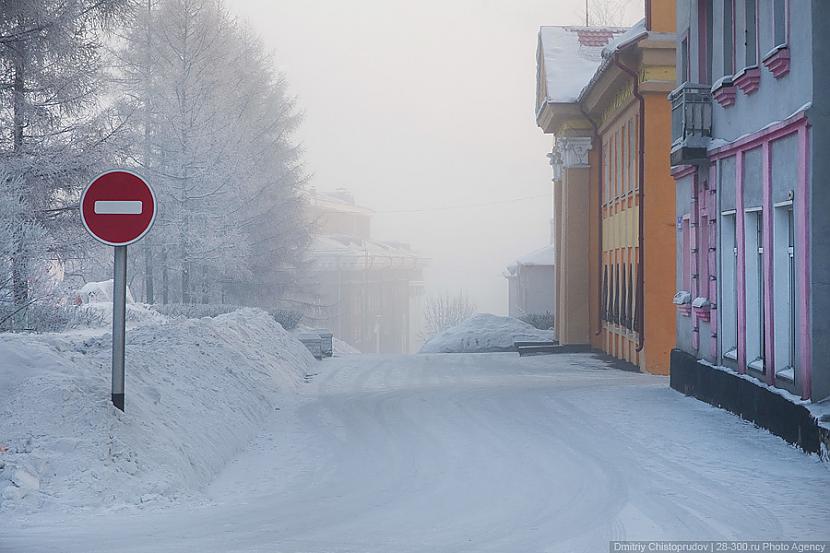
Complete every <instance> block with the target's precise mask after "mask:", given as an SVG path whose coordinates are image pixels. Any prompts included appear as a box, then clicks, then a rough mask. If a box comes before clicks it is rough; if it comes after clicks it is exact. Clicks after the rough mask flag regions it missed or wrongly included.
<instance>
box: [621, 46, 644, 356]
mask: <svg viewBox="0 0 830 553" xmlns="http://www.w3.org/2000/svg"><path fill="white" fill-rule="evenodd" d="M614 65H616V66H617V67H619V68H620V69H621V70H622V71H623V72H624V73H626V74H627V75H629V76H630V77H631V78H632V80H633V87H632V94H633V95H634V97H635V98H637V100H638V101H639V102H640V123H639V133H638V137H637V139H638V144H637V158H638V159H637V162H638V167H639V170H638V171H637V185H638V187H639V190H638V193H637V198H638V201H639V202H640V205H639V206H637V208H638V209H637V211H638V220H637V232H638V236H637V249H638V257H639V264H640V267H639V270H638V271H637V312H638V313H639V314H640V318H639V320H638V321H637V322H638V323H639V324H638V327H639V328H637V333H638V338H637V352H638V353H639V352H641V351H643V348H644V347H645V342H646V337H645V328H646V324H645V320H646V317H645V305H644V304H645V296H644V295H643V283H644V281H645V278H644V276H643V275H644V274H645V268H646V263H645V251H644V248H643V188H644V186H643V183H644V181H645V175H644V173H645V165H646V164H645V147H644V146H645V142H646V128H645V122H646V110H645V107H646V106H645V104H646V101H645V98H643V95H642V94H640V77H639V76H638V75H637V73H636V72H635V71H634V70H633V69H631V68H630V67H628V66H627V65H625V64H624V63H622V62H621V61H620V53H619V52H615V53H614Z"/></svg>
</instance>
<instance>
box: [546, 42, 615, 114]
mask: <svg viewBox="0 0 830 553" xmlns="http://www.w3.org/2000/svg"><path fill="white" fill-rule="evenodd" d="M626 30H627V29H624V28H620V27H541V28H540V29H539V47H538V51H537V69H536V71H537V81H538V82H539V83H540V84H541V83H542V82H543V81H544V85H545V90H544V94H543V96H544V97H543V98H540V99H541V100H544V102H553V103H568V102H575V101H576V100H577V98H579V94H580V92H582V89H583V88H584V87H585V85H587V84H588V82H589V81H590V80H591V77H592V76H593V75H594V73H595V72H596V70H597V68H598V67H599V66H600V63H601V62H602V50H603V48H604V47H605V46H606V45H607V44H608V43H609V42H610V41H612V40H613V39H614V38H615V37H617V36H619V35H622V34H623V33H625V32H626ZM540 96H542V95H541V94H540Z"/></svg>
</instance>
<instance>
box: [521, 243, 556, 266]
mask: <svg viewBox="0 0 830 553" xmlns="http://www.w3.org/2000/svg"><path fill="white" fill-rule="evenodd" d="M554 254H555V250H554V248H553V244H551V245H548V246H545V247H544V248H539V249H538V250H533V251H532V252H530V253H528V254H525V255H523V256H522V257H520V258H519V259H517V260H516V265H523V266H525V267H531V266H534V265H536V266H540V265H541V266H548V265H549V266H553V265H554V259H555V257H554Z"/></svg>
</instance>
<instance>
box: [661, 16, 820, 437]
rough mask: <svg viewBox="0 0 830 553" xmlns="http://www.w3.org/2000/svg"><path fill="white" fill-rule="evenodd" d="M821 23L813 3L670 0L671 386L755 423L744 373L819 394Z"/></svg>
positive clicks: (765, 420) (757, 400) (764, 419)
mask: <svg viewBox="0 0 830 553" xmlns="http://www.w3.org/2000/svg"><path fill="white" fill-rule="evenodd" d="M827 21H830V2H824V1H808V0H805V1H794V0H789V1H788V0H708V1H707V0H679V1H678V2H677V29H678V35H677V67H678V74H677V85H678V86H677V88H676V90H675V91H674V92H672V94H671V102H672V114H673V119H672V140H673V143H672V149H671V163H672V171H673V175H674V178H675V182H676V190H677V208H676V225H675V232H676V236H677V243H678V249H677V254H676V267H677V279H676V283H675V287H676V296H675V304H676V317H675V323H676V326H677V350H676V351H675V352H674V353H673V355H672V386H674V387H675V388H677V389H679V390H682V391H685V392H687V393H693V394H695V395H698V396H699V397H701V396H704V398H705V399H708V400H709V401H712V402H713V403H718V404H723V405H726V406H729V407H730V408H731V409H733V410H736V411H738V412H740V413H741V414H742V415H744V416H745V417H746V418H749V419H751V420H755V421H756V422H759V423H760V424H763V425H765V426H769V424H775V422H774V421H772V422H771V421H770V420H769V419H770V418H774V417H775V416H776V415H775V414H774V412H775V410H774V409H773V410H770V409H769V408H768V407H769V405H770V403H769V401H773V400H771V399H770V398H769V397H767V399H766V400H764V399H763V398H762V397H761V396H757V397H756V394H758V393H760V392H759V390H761V389H762V388H763V386H762V387H758V386H753V387H751V388H748V387H746V386H745V385H744V382H746V376H749V377H751V378H752V379H754V380H755V381H756V382H758V383H761V384H765V385H768V386H771V387H775V388H780V389H783V390H786V391H789V392H791V393H792V394H795V395H797V396H799V397H800V398H803V399H809V400H813V401H820V400H823V399H826V398H828V397H830V364H828V363H827V362H826V360H827V359H828V357H830V340H828V337H830V286H828V284H827V282H828V276H827V275H828V274H830V240H828V239H827V237H828V236H830V218H828V217H827V212H828V208H830V187H828V185H827V179H828V176H830V155H828V152H830V133H829V132H828V131H830V121H829V120H828V117H830V109H829V108H830V98H829V97H828V95H827V92H826V91H827V89H828V88H827V86H825V85H828V84H830V71H829V70H830V59H829V58H828V56H830V37H828V36H827V34H826V33H825V32H824V31H825V28H824V27H825V24H826V22H827ZM825 146H827V147H825ZM744 375H746V376H744ZM739 381H740V382H739ZM764 406H766V407H764ZM764 409H766V410H767V411H769V412H766V413H765V412H762V411H763V410H764Z"/></svg>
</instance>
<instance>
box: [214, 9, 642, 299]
mask: <svg viewBox="0 0 830 553" xmlns="http://www.w3.org/2000/svg"><path fill="white" fill-rule="evenodd" d="M228 4H229V7H230V9H231V10H232V12H234V13H235V14H237V15H238V16H240V17H241V18H242V19H245V20H248V21H249V23H250V25H251V26H252V27H253V28H254V30H256V32H258V33H259V34H261V35H262V37H263V39H264V40H265V42H266V45H267V46H268V47H269V48H271V49H272V50H273V51H274V55H275V60H276V63H278V65H279V68H280V69H281V70H282V71H284V72H285V74H286V76H287V78H288V80H289V83H290V86H291V91H292V93H293V94H295V95H296V96H297V99H298V102H299V104H300V106H301V108H302V110H303V112H304V114H305V119H304V123H303V125H302V127H301V129H300V131H299V134H298V138H299V140H300V141H301V142H302V144H303V147H304V150H305V155H304V159H305V163H306V167H307V170H308V171H309V173H311V174H312V176H313V178H312V182H311V185H312V186H314V187H316V188H317V189H318V190H321V191H328V190H334V189H336V188H338V187H345V188H347V189H349V190H350V191H351V192H352V193H353V194H354V195H355V198H356V201H357V202H358V203H359V204H361V205H365V206H366V207H369V208H371V209H373V210H375V212H376V213H375V216H374V219H373V234H374V236H375V237H377V238H380V239H385V240H399V241H403V242H408V243H410V244H411V245H412V247H414V248H415V249H417V250H418V251H419V252H420V253H421V254H423V255H424V256H425V257H428V258H430V260H431V261H430V265H429V268H428V269H427V271H426V274H425V279H426V289H427V292H428V293H438V292H443V291H450V292H456V291H458V290H463V291H464V292H465V293H466V294H468V295H469V296H470V297H471V298H472V300H473V301H474V302H475V303H476V304H477V306H478V309H479V310H481V311H489V312H493V313H506V312H507V283H506V281H505V279H504V277H503V276H502V271H503V270H504V268H505V266H506V265H507V264H509V263H510V262H511V261H513V260H514V259H515V258H516V257H518V256H520V255H522V254H524V253H526V252H528V251H531V250H533V249H536V248H539V247H542V246H545V245H547V243H548V239H549V234H550V230H549V229H550V215H551V182H550V168H549V166H548V165H547V162H546V158H545V154H546V153H547V152H548V151H549V149H550V139H549V137H546V136H545V135H543V134H542V132H541V131H540V130H539V129H538V128H537V127H536V125H535V122H534V105H533V104H534V92H535V71H536V69H535V51H536V33H537V30H538V27H539V26H540V25H546V24H547V25H554V24H558V25H562V24H580V23H582V21H583V18H584V2H583V1H582V0H557V1H552V0H546V1H545V0H524V1H510V0H452V1H446V0H422V1H420V2H402V1H390V0H360V1H357V2H342V1H339V0H303V1H295V2H287V1H281V2H273V1H271V0H231V1H229V3H228ZM635 4H639V3H635ZM638 8H639V9H641V6H634V7H632V8H630V9H629V12H630V13H628V14H626V16H627V19H628V20H629V21H630V22H633V21H634V20H636V19H637V18H638V17H639V14H638V13H636V12H637V9H638Z"/></svg>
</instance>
